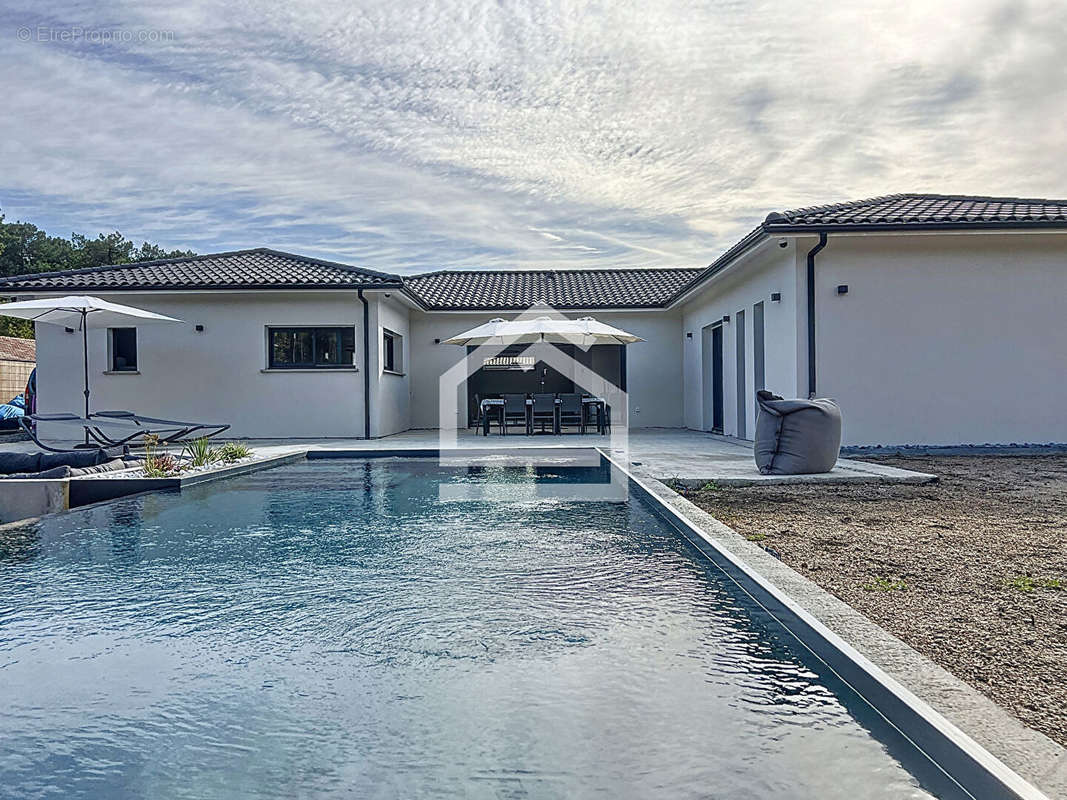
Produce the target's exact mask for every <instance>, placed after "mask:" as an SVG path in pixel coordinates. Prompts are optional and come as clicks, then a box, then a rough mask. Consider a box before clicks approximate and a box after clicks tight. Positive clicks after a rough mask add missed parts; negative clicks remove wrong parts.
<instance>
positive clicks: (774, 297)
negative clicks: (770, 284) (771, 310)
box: [771, 292, 782, 303]
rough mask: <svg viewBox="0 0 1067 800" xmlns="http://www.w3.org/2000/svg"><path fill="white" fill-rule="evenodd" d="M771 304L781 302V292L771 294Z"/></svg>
mask: <svg viewBox="0 0 1067 800" xmlns="http://www.w3.org/2000/svg"><path fill="white" fill-rule="evenodd" d="M771 302H772V303H780V302H782V293H781V292H771Z"/></svg>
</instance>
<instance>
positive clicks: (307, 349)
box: [267, 327, 356, 369]
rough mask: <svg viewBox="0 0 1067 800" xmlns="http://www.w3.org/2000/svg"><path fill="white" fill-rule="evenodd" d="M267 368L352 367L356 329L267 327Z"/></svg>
mask: <svg viewBox="0 0 1067 800" xmlns="http://www.w3.org/2000/svg"><path fill="white" fill-rule="evenodd" d="M267 350H268V366H269V367H270V369H339V368H343V367H351V366H352V364H353V362H354V358H355V353H356V329H355V328H350V327H329V328H267Z"/></svg>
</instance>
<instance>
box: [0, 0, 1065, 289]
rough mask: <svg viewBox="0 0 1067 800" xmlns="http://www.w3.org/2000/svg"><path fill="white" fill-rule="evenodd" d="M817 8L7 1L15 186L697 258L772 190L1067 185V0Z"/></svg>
mask: <svg viewBox="0 0 1067 800" xmlns="http://www.w3.org/2000/svg"><path fill="white" fill-rule="evenodd" d="M811 9H812V6H811V4H810V3H800V2H798V0H786V1H785V2H774V3H753V4H736V3H732V2H725V1H724V2H711V3H706V2H700V3H695V2H693V3H690V2H673V1H672V0H661V2H658V3H654V4H611V3H607V4H602V3H582V2H569V1H566V0H557V2H545V3H524V2H523V3H520V2H515V3H508V2H469V1H467V0H464V1H463V2H459V0H446V1H445V2H438V3H415V4H403V3H398V2H395V1H394V2H367V3H362V4H360V5H359V6H358V7H357V6H354V5H352V4H351V3H347V2H344V3H343V2H337V3H333V2H319V3H303V4H275V3H266V2H231V3H212V2H201V3H196V2H193V3H183V4H180V6H179V5H178V4H174V6H173V7H164V8H153V7H150V6H149V5H148V4H143V3H133V2H129V3H126V4H123V3H118V4H112V5H111V6H110V8H109V9H108V10H107V11H102V10H100V9H99V8H97V7H96V4H90V3H78V2H72V3H67V4H64V3H55V4H49V12H48V16H47V17H42V16H41V12H40V11H38V10H36V8H35V4H30V3H25V2H18V1H16V2H10V1H9V2H8V3H7V9H6V12H5V19H7V20H10V21H11V22H10V23H9V24H10V25H11V26H12V29H11V30H8V31H6V32H5V33H4V35H7V36H9V39H10V40H9V42H8V43H7V44H6V46H5V47H3V48H0V67H2V68H3V69H4V73H5V75H6V76H8V81H7V86H8V92H7V97H6V109H5V112H6V113H5V114H4V115H3V117H2V118H0V137H2V139H3V141H4V142H5V143H7V145H9V146H8V147H7V150H8V152H9V157H8V159H7V163H6V164H5V172H4V177H3V179H2V184H0V192H2V193H0V203H2V204H3V207H4V209H5V213H7V214H8V216H9V217H10V216H21V217H23V218H27V219H30V220H32V221H34V222H37V223H38V224H41V225H43V226H45V227H47V228H48V229H51V230H56V231H58V232H66V231H67V230H69V229H76V230H80V231H86V232H93V231H96V230H98V229H109V228H118V229H121V230H122V231H123V232H125V233H126V234H127V235H131V236H135V237H138V238H148V239H152V240H155V241H160V242H163V243H165V244H167V245H169V246H188V247H194V248H196V249H198V250H200V251H208V250H212V249H224V248H234V247H243V246H255V245H269V246H275V247H283V248H287V249H292V250H296V251H299V252H303V253H308V254H312V255H320V256H325V257H329V258H335V259H338V260H343V261H353V262H356V263H363V264H367V265H368V266H373V267H377V268H380V269H387V270H396V271H416V270H421V269H427V268H439V267H442V266H488V267H507V266H524V265H549V266H551V265H569V264H583V265H597V266H604V265H608V264H618V265H668V264H669V265H700V264H705V263H707V262H709V261H711V260H712V259H713V258H714V257H715V256H716V255H717V254H718V253H720V252H721V251H722V250H724V249H726V248H727V247H728V246H729V245H730V244H732V242H733V241H734V240H735V239H736V238H737V237H739V236H740V235H742V234H743V233H744V232H745V231H746V230H747V229H748V228H750V227H751V226H752V225H754V224H755V223H756V222H758V221H759V220H760V219H762V218H763V217H764V216H765V215H766V213H767V212H768V211H770V210H772V209H776V208H785V207H795V206H798V205H808V204H812V203H819V202H831V201H835V200H842V199H855V198H858V197H864V196H870V195H878V194H885V193H889V192H894V191H946V192H973V193H983V194H1019V195H1036V196H1042V195H1052V196H1055V195H1057V194H1062V189H1061V187H1062V186H1063V185H1064V179H1065V178H1067V159H1064V158H1063V157H1062V156H1063V153H1062V145H1061V144H1060V141H1059V139H1060V133H1059V127H1060V126H1059V120H1062V119H1063V118H1064V117H1067V80H1064V78H1065V77H1067V75H1065V72H1064V66H1063V65H1062V63H1061V59H1060V58H1059V56H1058V54H1057V51H1058V43H1059V41H1060V39H1061V37H1062V34H1063V32H1064V31H1065V30H1067V7H1065V6H1064V5H1063V4H1062V3H1058V2H1055V0H1050V2H1037V1H1036V0H1032V1H1031V2H1029V3H1025V2H1024V3H1013V4H1012V5H1011V6H1005V5H998V4H997V3H993V2H986V1H985V0H970V1H969V2H957V0H952V1H951V2H944V3H936V4H935V3H929V2H899V1H897V2H877V3H866V4H863V5H862V6H861V5H858V4H854V3H846V2H843V1H842V2H840V3H827V4H821V5H820V6H819V13H818V14H815V13H813V12H812V10H811ZM19 27H28V28H30V29H32V30H34V31H35V32H36V31H37V30H39V29H40V28H44V29H45V30H47V31H49V32H55V31H59V32H62V31H65V30H71V29H74V28H76V27H80V28H81V29H82V30H83V31H94V30H95V31H117V32H118V33H120V34H123V35H119V36H113V37H111V38H109V39H106V40H104V39H102V37H100V36H98V37H97V39H96V40H95V41H94V40H91V38H90V37H88V36H82V37H81V38H79V39H75V40H73V41H61V40H56V39H54V38H46V40H44V41H36V40H35V41H30V42H19V41H16V40H15V33H14V31H15V29H17V28H19ZM34 38H35V39H36V36H35V37H34Z"/></svg>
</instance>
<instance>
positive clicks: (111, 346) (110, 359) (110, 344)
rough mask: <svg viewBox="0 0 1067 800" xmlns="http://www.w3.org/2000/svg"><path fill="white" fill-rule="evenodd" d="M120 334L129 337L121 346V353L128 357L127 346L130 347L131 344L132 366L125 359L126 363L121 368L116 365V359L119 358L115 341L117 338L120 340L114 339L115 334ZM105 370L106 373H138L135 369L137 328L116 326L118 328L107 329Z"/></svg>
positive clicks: (117, 345)
mask: <svg viewBox="0 0 1067 800" xmlns="http://www.w3.org/2000/svg"><path fill="white" fill-rule="evenodd" d="M120 332H121V334H122V336H123V337H125V336H126V335H129V336H130V337H131V338H130V339H129V340H128V341H127V342H125V344H124V345H123V346H122V348H121V349H122V350H123V352H124V353H125V354H126V355H128V350H127V346H128V345H130V344H132V346H133V363H132V364H131V363H129V359H128V358H127V359H126V361H127V363H126V364H125V365H124V366H121V367H120V366H119V365H118V364H117V363H116V358H117V357H118V356H119V349H120V347H119V344H118V342H116V339H117V338H121V337H116V334H117V333H120ZM124 357H125V356H124ZM107 368H108V372H137V371H138V369H137V328H134V327H131V326H118V327H114V328H108V329H107Z"/></svg>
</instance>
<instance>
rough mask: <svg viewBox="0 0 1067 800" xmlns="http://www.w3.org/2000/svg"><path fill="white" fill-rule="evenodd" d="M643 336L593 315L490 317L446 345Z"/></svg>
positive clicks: (615, 340) (626, 340)
mask: <svg viewBox="0 0 1067 800" xmlns="http://www.w3.org/2000/svg"><path fill="white" fill-rule="evenodd" d="M643 341H644V339H642V338H641V337H640V336H634V335H633V334H632V333H627V332H626V331H624V330H620V329H619V328H615V327H613V326H611V325H607V324H605V323H603V322H597V321H596V320H595V319H593V318H592V317H582V318H581V319H553V318H552V317H537V318H535V319H515V320H505V319H500V318H499V317H498V318H496V319H491V320H489V322H487V323H485V324H484V325H479V326H478V327H477V328H471V330H469V331H465V332H464V333H459V334H456V335H455V336H453V337H452V338H451V339H445V344H459V345H482V344H497V345H509V344H532V343H535V342H552V343H554V344H576V345H581V346H588V345H594V344H631V343H633V342H643Z"/></svg>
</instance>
